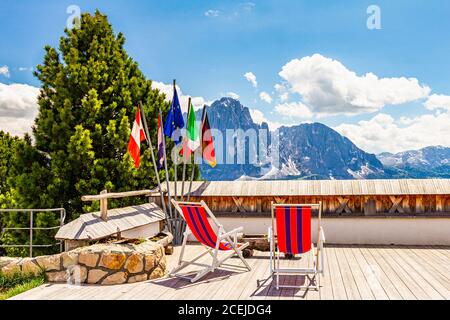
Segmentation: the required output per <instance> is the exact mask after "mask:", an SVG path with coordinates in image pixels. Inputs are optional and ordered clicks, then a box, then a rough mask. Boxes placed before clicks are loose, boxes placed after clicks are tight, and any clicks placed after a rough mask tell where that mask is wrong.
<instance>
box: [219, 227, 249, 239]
mask: <svg viewBox="0 0 450 320" xmlns="http://www.w3.org/2000/svg"><path fill="white" fill-rule="evenodd" d="M242 231H244V227H239V228H236V229H233V230H231V231H228V232H226V233H223V234H221V235H220V237H219V238H220V240H223V239H225V238H227V237H229V236H232V235H235V234H237V233H239V232H242Z"/></svg>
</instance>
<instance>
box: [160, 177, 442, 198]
mask: <svg viewBox="0 0 450 320" xmlns="http://www.w3.org/2000/svg"><path fill="white" fill-rule="evenodd" d="M170 189H171V192H172V193H173V190H174V183H173V182H171V183H170ZM177 189H178V192H180V190H181V183H180V182H178V184H177ZM188 189H189V182H187V183H185V186H184V190H185V194H187V193H188ZM163 190H164V191H165V190H166V185H165V184H163ZM444 194H445V195H448V194H450V179H403V180H400V179H399V180H388V179H386V180H277V181H194V182H193V184H192V192H191V196H195V197H200V196H203V197H219V196H222V197H227V196H233V197H236V196H239V197H257V196H261V197H263V196H333V195H355V196H356V195H444Z"/></svg>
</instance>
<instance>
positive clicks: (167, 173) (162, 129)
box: [159, 108, 173, 219]
mask: <svg viewBox="0 0 450 320" xmlns="http://www.w3.org/2000/svg"><path fill="white" fill-rule="evenodd" d="M159 123H160V124H161V135H162V137H161V138H162V143H163V148H164V169H165V171H166V185H167V199H168V204H169V212H170V218H171V219H173V214H172V202H171V201H170V200H171V199H172V197H171V195H170V187H169V171H168V170H167V154H166V139H165V136H164V124H163V119H162V112H161V108H159Z"/></svg>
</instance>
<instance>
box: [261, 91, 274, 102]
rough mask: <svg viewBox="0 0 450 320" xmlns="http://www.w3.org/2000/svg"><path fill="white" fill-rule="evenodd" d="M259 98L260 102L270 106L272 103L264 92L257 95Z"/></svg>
mask: <svg viewBox="0 0 450 320" xmlns="http://www.w3.org/2000/svg"><path fill="white" fill-rule="evenodd" d="M259 98H260V99H261V100H262V101H264V102H267V103H268V104H271V103H272V97H271V96H270V94H268V93H267V92H265V91H262V92H261V93H260V94H259Z"/></svg>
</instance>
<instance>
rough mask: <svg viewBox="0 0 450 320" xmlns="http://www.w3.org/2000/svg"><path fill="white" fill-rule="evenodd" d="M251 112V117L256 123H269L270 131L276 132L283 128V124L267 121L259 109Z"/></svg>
mask: <svg viewBox="0 0 450 320" xmlns="http://www.w3.org/2000/svg"><path fill="white" fill-rule="evenodd" d="M249 111H250V115H251V117H252V119H253V121H254V122H255V123H257V124H261V123H263V122H265V123H267V125H268V126H269V130H271V131H274V130H276V129H278V128H279V127H281V126H282V124H281V123H279V122H274V121H270V120H267V118H266V117H265V115H264V113H262V112H261V111H260V110H258V109H249Z"/></svg>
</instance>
